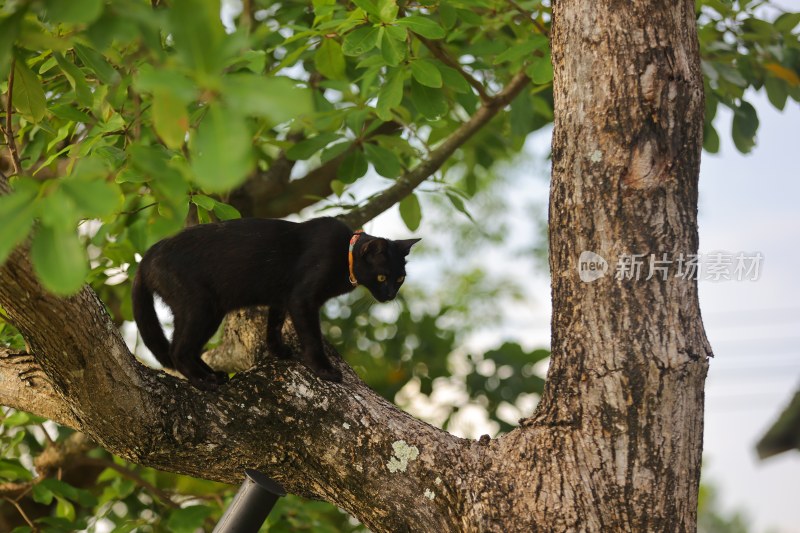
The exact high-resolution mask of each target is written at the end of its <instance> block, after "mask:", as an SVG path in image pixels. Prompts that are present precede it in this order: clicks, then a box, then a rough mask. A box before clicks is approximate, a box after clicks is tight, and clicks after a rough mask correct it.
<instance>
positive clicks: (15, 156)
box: [4, 57, 22, 175]
mask: <svg viewBox="0 0 800 533" xmlns="http://www.w3.org/2000/svg"><path fill="white" fill-rule="evenodd" d="M16 66H17V58H16V57H12V58H11V72H10V73H9V75H8V95H7V96H6V128H5V131H4V133H5V135H6V142H7V143H8V151H9V152H11V163H12V164H13V165H14V174H16V175H19V174H20V172H21V169H22V163H21V162H20V160H19V152H18V151H17V141H16V140H15V139H14V129H13V128H12V125H11V115H12V113H13V108H12V105H11V100H12V98H13V97H14V69H15V68H16Z"/></svg>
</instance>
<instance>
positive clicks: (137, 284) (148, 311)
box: [131, 265, 174, 368]
mask: <svg viewBox="0 0 800 533" xmlns="http://www.w3.org/2000/svg"><path fill="white" fill-rule="evenodd" d="M142 270H143V269H142V267H141V265H140V268H139V270H138V271H137V272H136V276H135V277H134V278H133V288H132V289H131V297H132V298H131V299H132V300H133V318H134V319H135V320H136V325H137V326H138V328H139V333H140V334H141V335H142V340H144V345H145V346H147V347H148V348H149V349H150V351H151V352H153V355H155V356H156V359H158V362H159V363H161V365H162V366H164V367H166V368H174V365H173V364H172V359H170V356H169V341H168V340H167V337H165V336H164V330H163V329H161V323H160V322H159V321H158V315H156V308H155V303H154V301H153V291H151V290H150V288H149V287H148V286H147V283H146V282H145V280H144V278H143V277H142Z"/></svg>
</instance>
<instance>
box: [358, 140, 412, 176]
mask: <svg viewBox="0 0 800 533" xmlns="http://www.w3.org/2000/svg"><path fill="white" fill-rule="evenodd" d="M364 152H365V154H366V156H367V159H369V162H370V163H372V166H374V167H375V172H377V173H378V174H380V175H381V176H383V177H384V178H389V179H394V178H396V177H397V176H399V175H400V173H401V172H402V171H403V168H402V166H401V164H400V159H399V158H398V157H397V155H395V153H394V152H392V151H391V150H387V149H386V148H384V147H383V146H380V145H378V144H372V143H366V144H365V145H364Z"/></svg>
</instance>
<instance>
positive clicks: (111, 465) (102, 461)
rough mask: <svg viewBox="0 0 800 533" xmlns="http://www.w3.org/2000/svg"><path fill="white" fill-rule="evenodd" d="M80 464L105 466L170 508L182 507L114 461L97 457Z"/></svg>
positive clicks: (81, 460) (82, 461)
mask: <svg viewBox="0 0 800 533" xmlns="http://www.w3.org/2000/svg"><path fill="white" fill-rule="evenodd" d="M80 462H81V463H83V464H87V465H94V466H104V467H106V468H110V469H112V470H114V471H115V472H119V473H120V474H121V475H122V476H123V477H126V478H128V479H130V480H131V481H133V482H134V483H136V484H137V485H139V486H140V487H142V488H143V489H145V490H147V491H148V492H151V493H152V494H153V495H155V496H156V497H157V498H158V499H159V500H161V501H163V502H164V503H165V504H166V505H168V506H169V507H172V508H173V509H177V508H178V507H180V505H178V504H177V503H175V502H174V501H172V498H171V497H170V495H169V494H167V493H166V492H164V491H163V490H161V489H159V488H158V487H156V486H155V485H153V484H152V483H150V482H149V481H147V480H146V479H144V478H142V477H140V476H138V475H137V474H136V473H135V472H133V471H131V470H128V469H127V468H125V467H124V466H121V465H118V464H117V463H115V462H114V461H110V460H108V459H100V458H96V457H81V458H80Z"/></svg>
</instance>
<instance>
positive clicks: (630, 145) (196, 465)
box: [0, 0, 711, 532]
mask: <svg viewBox="0 0 800 533" xmlns="http://www.w3.org/2000/svg"><path fill="white" fill-rule="evenodd" d="M553 16H554V21H553V27H552V49H553V62H554V68H555V82H554V94H555V131H554V135H553V179H552V190H551V203H550V235H551V237H550V250H551V270H552V276H553V284H552V297H553V324H552V326H553V340H552V363H551V366H550V370H549V373H548V380H547V385H546V388H545V393H544V395H543V398H542V401H541V403H540V404H539V406H538V407H537V409H536V412H535V413H534V414H533V416H532V417H530V418H528V419H526V420H523V421H522V423H521V426H520V427H519V428H517V429H516V430H514V431H512V432H511V433H509V434H507V435H505V436H503V437H500V438H498V439H495V440H489V439H482V440H481V441H479V442H472V441H467V440H463V439H459V438H456V437H454V436H452V435H449V434H447V433H445V432H443V431H441V430H438V429H436V428H433V427H431V426H429V425H427V424H425V423H423V422H421V421H419V420H416V419H414V418H412V417H411V416H409V415H407V414H405V413H403V412H402V411H400V410H398V409H397V408H395V407H394V406H393V405H391V404H390V403H388V402H386V401H385V400H383V399H381V398H380V397H378V396H377V395H376V394H374V393H373V392H372V391H371V390H370V389H369V388H368V387H366V386H365V385H364V384H363V383H362V382H361V381H360V380H359V379H358V378H357V377H356V376H355V374H354V373H353V372H352V371H350V370H349V369H348V368H345V365H344V364H342V363H340V366H341V367H342V368H343V370H344V375H345V377H344V381H343V383H341V384H332V383H327V382H322V381H320V380H318V379H316V378H315V377H314V376H313V375H312V374H311V373H309V372H307V371H306V370H305V369H304V368H303V367H302V366H300V365H298V364H295V363H287V362H278V361H275V360H271V359H269V358H264V357H259V356H260V355H261V354H260V352H261V351H262V350H263V343H262V342H260V341H259V339H258V338H257V336H255V337H248V336H247V335H243V336H241V337H240V338H239V340H238V341H237V342H238V348H231V349H232V350H233V351H236V350H237V349H238V350H239V351H240V352H241V350H245V351H248V350H251V351H253V352H258V353H251V354H250V355H251V356H253V358H255V359H256V360H257V364H256V365H255V366H254V367H253V368H252V369H250V370H248V371H245V372H241V373H239V374H237V375H236V376H235V377H234V379H233V380H232V381H231V383H230V384H229V385H228V386H226V387H223V388H222V389H220V390H219V391H218V392H216V393H207V392H202V391H198V390H195V389H193V388H191V387H189V386H188V385H187V384H186V383H185V382H184V381H182V380H179V379H177V378H174V377H172V376H168V375H167V374H165V373H163V372H159V371H155V370H152V369H149V368H146V367H144V366H142V365H140V364H138V363H137V362H135V360H134V359H133V357H132V356H131V354H130V353H129V351H128V350H127V348H126V347H125V344H124V343H123V341H122V339H121V337H120V335H119V333H118V332H117V330H116V328H115V327H114V326H113V324H112V323H111V321H110V319H109V317H108V316H107V314H106V313H105V311H104V308H103V305H102V303H101V302H100V301H99V300H98V299H97V297H96V296H95V295H94V294H93V293H92V291H91V290H89V289H88V288H87V289H84V290H83V291H81V292H80V293H79V294H77V295H76V296H74V297H71V298H67V299H59V298H56V297H54V296H52V295H49V294H47V293H46V292H45V291H44V290H43V289H42V288H41V287H40V286H39V284H38V283H37V281H36V279H35V277H34V275H33V274H32V270H31V266H30V263H29V261H28V257H27V251H26V250H25V248H24V247H21V248H20V249H18V250H16V251H15V252H14V253H13V254H12V256H11V257H10V259H9V260H8V261H7V262H6V264H5V265H3V266H2V267H0V304H2V306H3V307H4V308H5V309H6V311H7V313H8V315H9V317H11V319H12V320H13V322H14V323H15V324H16V325H17V326H18V327H19V328H20V330H21V331H22V332H23V334H24V335H25V338H26V339H27V341H28V342H29V344H30V346H31V350H32V354H33V358H32V360H31V358H25V357H15V356H12V355H11V354H9V353H8V352H7V351H6V352H3V353H0V355H2V357H0V401H2V403H3V404H5V405H10V406H13V407H18V408H21V409H26V410H30V411H33V412H36V413H38V414H42V415H45V416H48V417H51V418H53V419H54V420H56V421H58V422H61V423H64V424H67V425H69V426H72V427H75V428H76V429H79V430H81V431H82V432H84V433H86V434H87V435H88V436H89V437H90V438H91V439H93V440H95V441H96V442H98V443H99V444H100V445H102V446H104V447H106V448H107V449H108V450H110V451H113V452H114V453H117V454H119V455H121V456H123V457H125V458H127V459H130V460H132V461H135V462H139V463H142V464H147V465H151V466H154V467H156V468H161V469H166V470H171V471H177V472H182V473H187V474H190V475H195V476H201V477H205V478H209V479H215V480H220V481H225V482H230V483H238V482H239V481H240V479H241V473H242V470H243V469H244V468H245V467H254V468H259V469H261V470H263V471H265V472H266V473H267V474H269V475H271V476H273V477H275V478H276V479H278V480H279V481H280V482H282V483H283V484H284V485H285V486H286V487H287V489H288V490H289V491H291V492H294V493H298V494H301V495H306V496H311V497H317V498H323V499H326V500H328V501H331V502H333V503H335V504H337V505H339V506H341V507H342V508H344V509H346V510H347V511H349V512H351V513H352V514H353V515H354V516H356V517H358V518H359V519H360V520H362V521H363V522H364V523H365V524H366V525H368V526H369V527H370V528H372V529H373V530H375V531H390V532H397V531H436V530H440V531H502V532H509V531H665V530H669V531H693V530H694V529H695V512H696V505H697V488H698V477H699V469H700V457H701V449H702V432H703V423H702V421H703V384H704V379H705V374H706V369H707V357H708V356H709V355H710V353H711V352H710V348H709V345H708V342H707V340H706V338H705V334H704V332H703V328H702V322H701V319H700V311H699V308H698V302H697V289H696V284H695V282H694V281H691V280H684V279H682V278H676V277H670V278H669V279H667V280H663V279H661V278H660V277H659V276H654V277H653V278H652V279H650V280H644V279H640V280H638V281H637V280H616V279H614V277H613V276H612V275H607V276H605V277H604V278H601V279H599V280H597V281H595V282H593V283H583V282H581V281H580V278H579V276H578V269H577V266H578V265H577V264H578V258H579V256H580V253H581V252H582V251H584V250H591V251H594V252H596V253H598V254H600V255H602V256H604V257H605V258H606V259H607V260H608V261H609V262H610V263H611V264H612V265H613V264H614V261H615V260H616V258H617V257H619V256H620V255H622V254H626V253H637V254H651V253H653V254H656V255H658V256H659V258H660V254H663V253H667V254H670V255H671V256H673V257H674V256H677V255H678V254H681V253H683V254H690V253H694V252H696V250H697V244H698V243H697V223H696V209H697V178H698V171H699V159H700V149H701V141H702V139H701V135H702V113H703V95H702V79H701V74H700V69H699V57H698V48H697V38H696V34H695V19H694V3H693V2H691V1H689V0H676V1H674V2H660V1H655V0H650V1H641V2H610V1H602V2H593V1H592V2H590V1H588V0H559V1H558V2H555V3H554V15H553ZM0 192H2V191H0ZM219 354H221V355H222V356H224V350H222V351H220V352H219ZM219 354H218V355H219ZM333 355H335V354H333ZM444 355H445V354H442V356H444ZM19 369H23V370H25V372H22V373H20V372H19ZM31 369H34V370H35V371H33V372H31ZM36 369H38V370H36ZM24 385H27V386H24Z"/></svg>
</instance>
